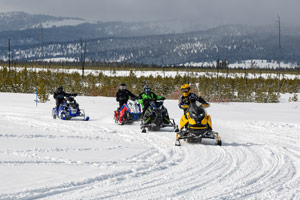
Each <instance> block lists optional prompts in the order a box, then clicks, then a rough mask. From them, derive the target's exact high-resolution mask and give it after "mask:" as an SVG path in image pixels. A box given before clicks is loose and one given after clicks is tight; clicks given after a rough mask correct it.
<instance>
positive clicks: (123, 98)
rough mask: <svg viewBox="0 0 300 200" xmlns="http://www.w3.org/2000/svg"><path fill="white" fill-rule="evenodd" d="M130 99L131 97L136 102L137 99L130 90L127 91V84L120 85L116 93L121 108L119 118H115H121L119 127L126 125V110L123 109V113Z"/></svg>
mask: <svg viewBox="0 0 300 200" xmlns="http://www.w3.org/2000/svg"><path fill="white" fill-rule="evenodd" d="M129 97H131V98H132V99H133V100H136V99H137V97H136V96H135V95H134V94H132V93H131V92H130V91H129V90H127V89H126V84H125V83H121V84H120V85H119V90H118V91H117V93H116V100H117V101H118V102H119V108H118V113H117V115H118V116H115V117H116V118H119V120H118V124H119V125H123V124H124V121H125V119H124V113H125V110H124V109H123V111H122V110H121V108H122V106H123V104H126V103H127V101H128V99H129Z"/></svg>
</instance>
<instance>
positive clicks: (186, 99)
mask: <svg viewBox="0 0 300 200" xmlns="http://www.w3.org/2000/svg"><path fill="white" fill-rule="evenodd" d="M181 92H182V95H181V96H180V99H179V103H178V106H179V108H180V109H183V111H184V112H185V111H186V110H187V109H188V107H189V105H190V103H191V102H194V101H199V102H200V103H201V104H202V106H203V107H208V106H209V104H208V103H207V102H206V101H205V100H204V99H203V98H202V97H200V96H199V97H198V96H197V95H196V94H195V93H192V92H191V86H190V85H189V84H184V85H182V86H181Z"/></svg>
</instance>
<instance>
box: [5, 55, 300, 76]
mask: <svg viewBox="0 0 300 200" xmlns="http://www.w3.org/2000/svg"><path fill="white" fill-rule="evenodd" d="M58 59H59V58H58ZM2 68H3V66H0V69H2ZM23 69H24V68H23V67H18V68H16V70H17V71H21V70H23ZM27 70H29V71H37V72H38V71H47V70H50V71H52V72H64V73H79V74H82V70H81V69H49V68H33V67H27ZM100 73H102V74H104V75H105V76H110V77H115V76H130V71H129V70H116V71H112V70H90V69H86V70H84V74H85V75H88V74H92V75H96V76H98V75H99V74H100ZM132 73H133V74H134V75H135V76H136V77H141V76H144V77H149V76H153V77H157V76H162V77H173V78H174V77H176V76H182V77H183V76H190V77H229V78H241V77H242V78H243V77H245V74H244V73H228V75H227V74H226V73H216V72H190V71H189V70H188V69H180V70H178V71H140V70H134V71H132ZM259 77H262V78H273V79H277V78H278V75H277V74H276V73H247V78H248V79H253V78H259ZM280 78H281V79H282V78H286V79H295V78H300V75H299V74H281V75H280Z"/></svg>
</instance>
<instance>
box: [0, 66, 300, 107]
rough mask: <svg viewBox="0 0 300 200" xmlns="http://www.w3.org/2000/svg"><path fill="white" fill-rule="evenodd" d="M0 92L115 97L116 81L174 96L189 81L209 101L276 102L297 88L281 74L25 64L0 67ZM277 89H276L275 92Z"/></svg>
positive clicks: (134, 88)
mask: <svg viewBox="0 0 300 200" xmlns="http://www.w3.org/2000/svg"><path fill="white" fill-rule="evenodd" d="M0 77H1V78H0V92H14V93H35V92H36V91H37V93H38V97H39V100H40V101H41V102H44V101H47V100H48V99H49V95H52V94H53V92H54V91H55V90H56V88H57V87H58V86H60V85H62V86H63V87H64V88H65V90H66V91H67V92H76V93H78V94H79V95H84V96H108V97H113V96H115V93H116V91H117V90H118V87H119V84H120V83H126V85H127V87H128V89H129V90H131V91H132V92H133V93H134V94H136V95H138V94H139V93H140V92H142V90H143V86H144V85H145V84H148V85H150V86H151V87H152V90H153V91H154V92H155V93H157V94H160V95H163V96H165V97H167V98H171V99H178V98H179V96H180V95H181V93H180V86H181V85H182V84H185V83H189V84H190V85H191V87H192V91H193V92H195V93H196V94H198V95H201V96H202V97H203V98H205V99H206V100H207V101H210V102H264V103H271V102H278V101H279V97H280V93H281V94H282V93H294V98H293V99H292V100H293V101H297V100H298V97H297V93H299V91H300V80H299V78H294V79H288V78H285V76H283V77H282V78H281V79H280V82H279V81H278V79H276V78H272V77H265V78H264V77H262V76H257V77H256V78H251V79H247V76H245V77H238V76H236V77H222V76H217V77H216V76H208V75H202V76H198V75H195V74H193V73H191V74H189V75H185V76H179V75H176V76H174V77H164V76H163V75H159V76H156V77H154V76H152V75H150V76H147V77H146V76H141V77H137V76H136V75H135V73H134V71H133V70H131V71H130V73H128V75H127V76H113V77H112V76H106V75H104V74H103V73H99V74H98V75H92V74H87V75H85V76H82V75H81V74H79V73H78V72H74V73H65V72H60V71H55V70H49V69H48V70H46V71H45V70H43V71H39V70H28V69H27V67H24V68H22V69H21V70H20V69H19V70H17V69H16V68H8V67H5V66H4V67H2V68H0ZM278 89H280V91H278Z"/></svg>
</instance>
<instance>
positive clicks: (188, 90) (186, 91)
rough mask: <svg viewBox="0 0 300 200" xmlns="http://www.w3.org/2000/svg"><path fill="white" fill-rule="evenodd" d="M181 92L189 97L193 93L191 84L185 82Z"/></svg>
mask: <svg viewBox="0 0 300 200" xmlns="http://www.w3.org/2000/svg"><path fill="white" fill-rule="evenodd" d="M181 92H182V95H183V96H184V97H187V96H188V95H189V94H190V93H191V86H190V85H189V84H183V85H182V86H181Z"/></svg>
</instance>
